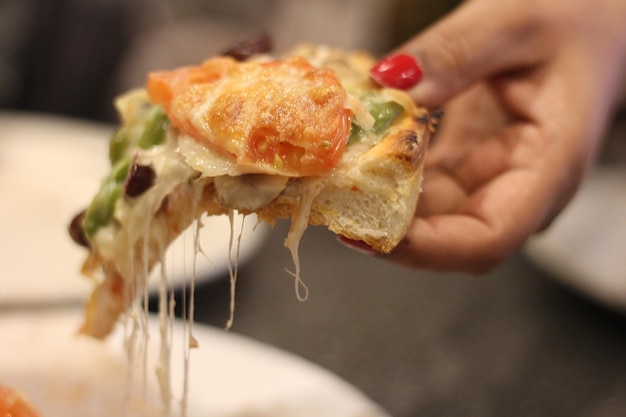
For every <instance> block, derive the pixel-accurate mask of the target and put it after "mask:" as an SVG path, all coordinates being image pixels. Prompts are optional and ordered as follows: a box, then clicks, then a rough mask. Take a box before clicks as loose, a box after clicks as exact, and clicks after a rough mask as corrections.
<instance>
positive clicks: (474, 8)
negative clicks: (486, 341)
mask: <svg viewBox="0 0 626 417" xmlns="http://www.w3.org/2000/svg"><path fill="white" fill-rule="evenodd" d="M624 22H626V2H625V1H623V0H570V1H568V2H557V1H543V0H537V1H532V0H509V1H502V0H469V1H466V2H465V3H463V4H462V5H461V6H460V7H459V8H458V9H457V10H456V11H454V12H453V13H452V14H450V15H449V16H447V17H446V18H444V19H443V20H442V21H440V22H438V23H437V24H435V25H434V26H433V27H432V28H430V29H429V30H427V31H425V32H424V33H423V34H420V35H418V36H416V37H415V38H413V39H411V40H410V41H409V42H407V43H406V44H405V45H403V46H402V47H400V48H399V49H398V50H397V51H396V52H397V53H405V54H409V55H410V56H412V57H414V58H415V59H416V61H417V63H419V64H418V67H417V68H418V70H419V69H420V68H421V71H423V78H422V79H421V81H419V82H418V83H417V85H416V86H415V87H414V88H412V89H409V90H408V91H409V94H411V95H412V97H413V98H414V99H415V101H416V102H417V103H418V104H420V105H424V106H426V107H429V108H432V109H437V108H444V109H445V115H444V118H443V121H442V125H441V128H440V131H439V132H438V134H437V136H436V138H435V140H434V142H433V144H432V146H431V149H430V150H429V155H428V159H427V161H426V166H425V167H426V171H425V180H424V185H423V188H424V192H423V194H422V196H421V200H420V203H419V207H418V211H417V213H416V217H415V218H414V221H413V223H412V225H411V227H410V229H409V231H408V233H407V235H406V238H405V239H404V241H403V242H401V243H400V244H399V246H398V247H397V248H396V249H395V250H394V252H393V253H392V254H391V255H389V256H388V259H390V260H393V261H395V262H398V263H401V264H404V265H408V266H411V267H415V268H426V269H434V270H460V271H467V272H475V273H477V272H483V271H486V270H488V269H490V268H492V267H493V266H495V265H497V264H498V263H499V262H500V261H502V260H503V259H504V258H506V257H507V256H508V255H510V254H511V253H512V252H513V251H514V250H516V249H517V248H518V247H519V246H520V245H522V244H523V242H524V241H525V239H527V238H528V237H529V236H530V235H531V234H533V233H535V232H537V231H540V230H542V229H544V228H546V227H547V226H548V225H549V224H550V222H551V221H552V220H553V219H554V218H555V217H556V216H557V214H558V213H559V212H560V211H561V210H562V209H563V208H564V207H565V205H566V204H567V203H568V202H569V201H570V199H571V198H572V196H573V195H574V194H575V192H576V190H577V188H578V186H579V184H580V181H581V179H582V178H583V176H584V174H585V172H586V170H587V169H588V167H589V165H590V164H591V162H592V161H593V158H594V155H595V154H596V151H597V148H598V145H599V144H600V139H601V137H602V134H603V130H604V128H605V127H606V124H607V121H608V119H609V117H610V114H611V109H612V107H613V105H614V101H615V99H616V95H617V91H618V90H619V84H620V82H621V80H622V78H623V76H624V73H625V63H626V31H625V30H624V28H625V26H624V25H625V23H624ZM393 56H395V55H392V56H391V57H390V58H389V59H387V60H385V65H382V66H381V65H378V66H375V67H374V68H373V71H372V77H373V78H375V79H377V80H379V82H381V83H384V84H392V85H393V83H394V80H393V79H392V78H390V76H394V75H395V76H397V75H398V73H399V72H400V73H402V67H400V68H398V67H397V65H396V67H394V65H395V64H394V59H395V58H393ZM399 61H401V62H402V60H399ZM398 65H400V66H402V65H405V66H406V62H405V63H404V64H398ZM410 70H411V71H413V72H412V73H411V74H412V75H410V76H409V79H410V78H414V81H417V79H418V78H419V75H420V74H419V71H418V73H417V76H416V74H415V68H410ZM401 78H402V77H401ZM404 78H406V77H404ZM404 81H406V80H404ZM405 87H406V85H405Z"/></svg>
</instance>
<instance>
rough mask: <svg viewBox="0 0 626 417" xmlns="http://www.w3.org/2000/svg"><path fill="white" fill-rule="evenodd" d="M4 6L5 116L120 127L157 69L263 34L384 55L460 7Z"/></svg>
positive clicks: (8, 2) (365, 3)
mask: <svg viewBox="0 0 626 417" xmlns="http://www.w3.org/2000/svg"><path fill="white" fill-rule="evenodd" d="M419 3H420V2H414V1H408V0H387V1H376V0H319V1H306V0H292V1H287V0H256V1H249V0H230V1H197V0H177V1H169V0H153V1H149V2H145V1H144V2H129V1H125V0H91V1H88V2H86V1H81V0H53V1H49V0H2V1H0V107H4V108H13V109H20V110H31V111H43V112H52V113H57V114H65V115H71V116H76V117H82V118H89V119H96V120H105V121H111V120H114V117H115V115H114V113H113V111H112V105H111V100H112V98H113V97H114V96H115V95H117V94H119V93H120V92H123V91H125V90H127V89H128V88H131V87H135V86H139V85H143V83H144V77H145V73H146V71H147V70H149V69H159V68H163V69H165V68H171V67H173V66H177V65H183V64H190V63H195V62H200V61H202V60H203V59H205V58H207V57H209V56H211V55H214V54H216V53H219V52H221V51H223V50H224V49H226V48H228V47H230V46H232V45H233V44H235V43H237V42H239V41H242V40H246V39H248V38H250V37H251V36H254V35H258V34H261V33H265V34H269V35H271V36H272V37H273V38H274V40H275V42H276V49H277V51H284V50H286V49H289V48H290V47H292V46H294V45H295V44H296V43H298V42H301V41H309V42H319V43H327V44H329V45H334V46H341V47H347V48H363V49H367V50H369V51H371V52H373V53H375V54H382V53H384V52H386V51H388V50H390V49H391V48H392V47H393V46H394V45H397V44H398V43H399V42H400V41H401V40H404V39H406V38H408V37H409V36H411V35H412V34H413V33H415V32H416V30H418V29H419V28H420V27H423V26H425V25H426V24H428V23H429V22H431V21H433V20H434V19H435V18H436V17H438V16H440V15H441V14H443V13H444V12H445V11H446V10H447V9H449V8H451V7H452V4H453V3H454V1H452V0H445V1H436V2H425V4H423V5H419Z"/></svg>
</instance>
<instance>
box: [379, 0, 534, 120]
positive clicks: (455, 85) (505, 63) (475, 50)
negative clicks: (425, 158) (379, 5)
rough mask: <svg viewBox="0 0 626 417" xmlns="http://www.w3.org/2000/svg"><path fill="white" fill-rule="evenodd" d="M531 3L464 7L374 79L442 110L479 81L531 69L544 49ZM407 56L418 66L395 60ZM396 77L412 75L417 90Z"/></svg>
mask: <svg viewBox="0 0 626 417" xmlns="http://www.w3.org/2000/svg"><path fill="white" fill-rule="evenodd" d="M526 3H528V2H522V1H508V2H503V1H500V0H488V1H468V2H465V3H464V4H463V5H462V6H461V7H460V8H459V9H457V10H456V11H454V12H453V13H452V14H450V15H449V16H448V17H446V18H444V19H443V20H441V21H440V22H439V23H437V24H436V25H434V26H433V27H432V28H430V29H428V30H426V31H425V32H424V33H422V34H421V35H419V36H418V37H416V38H413V39H412V40H410V41H409V42H408V43H406V44H405V45H403V46H402V47H401V48H399V50H398V51H396V53H395V54H392V55H391V56H390V57H388V58H387V59H386V62H385V65H384V66H383V68H382V69H381V68H380V65H377V66H375V67H374V68H373V71H372V77H373V78H374V79H376V80H378V81H379V82H381V83H382V84H385V85H389V86H396V87H399V88H404V89H407V90H409V94H410V95H411V96H412V97H413V99H414V100H415V101H416V102H417V103H419V104H421V105H424V106H426V107H429V108H437V107H440V106H442V105H443V104H444V103H445V101H446V100H448V99H449V98H450V97H452V96H454V95H456V94H457V93H459V92H460V91H463V90H464V89H466V88H467V87H468V86H470V85H471V84H473V83H474V82H476V81H479V80H484V79H489V78H491V77H493V76H495V75H498V74H501V73H504V72H508V71H512V70H516V69H519V68H523V67H526V66H529V65H532V64H533V63H534V62H535V61H537V60H538V59H539V58H540V57H541V56H542V53H541V50H542V48H543V47H542V45H541V44H540V43H539V42H537V41H534V40H535V39H537V38H538V37H537V34H536V29H537V25H538V23H537V22H538V19H537V18H535V16H534V15H533V13H532V8H531V6H528V5H526ZM494 16H497V18H494ZM476 22H480V25H477V24H476ZM406 54H408V55H409V56H411V57H413V58H414V59H415V60H416V63H415V64H413V65H411V64H409V63H407V60H406V58H404V59H398V60H396V59H395V58H396V57H397V56H402V57H406ZM383 61H385V60H383ZM383 61H381V62H383ZM396 61H397V62H396ZM398 67H401V69H400V70H399V69H398ZM403 70H406V71H403ZM394 74H395V75H398V74H400V76H402V74H404V75H405V76H406V75H407V74H411V75H409V76H408V79H409V80H411V81H412V82H413V84H411V83H407V82H406V79H405V80H404V82H403V83H401V84H402V85H404V87H401V86H399V85H395V84H394V83H393V82H391V81H390V78H392V76H393V75H394ZM381 75H382V76H381ZM405 78H407V77H405ZM407 85H408V86H407Z"/></svg>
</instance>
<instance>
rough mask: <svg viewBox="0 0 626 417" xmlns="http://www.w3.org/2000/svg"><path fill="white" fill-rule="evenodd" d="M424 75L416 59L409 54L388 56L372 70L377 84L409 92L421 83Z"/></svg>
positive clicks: (371, 72) (371, 73)
mask: <svg viewBox="0 0 626 417" xmlns="http://www.w3.org/2000/svg"><path fill="white" fill-rule="evenodd" d="M423 75H424V73H423V72H422V68H421V67H420V66H419V64H418V63H417V61H416V60H415V58H413V57H412V56H411V55H408V54H397V55H391V56H388V57H387V58H384V59H382V60H380V61H378V63H377V64H376V65H374V66H373V67H372V69H371V70H370V76H371V77H372V78H373V79H374V81H376V82H377V83H379V84H381V85H384V86H387V87H393V88H399V89H401V90H408V89H409V88H411V87H413V86H414V85H415V84H417V83H419V82H420V80H421V79H422V76H423Z"/></svg>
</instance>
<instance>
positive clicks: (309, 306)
mask: <svg viewBox="0 0 626 417" xmlns="http://www.w3.org/2000/svg"><path fill="white" fill-rule="evenodd" d="M287 229H288V224H287V223H279V224H278V225H277V226H276V227H275V228H274V229H273V230H272V231H271V233H270V237H269V240H268V241H267V242H266V244H264V245H263V248H262V249H261V250H260V252H258V253H257V254H256V255H255V256H254V257H253V258H252V259H251V260H250V261H249V262H248V263H246V264H245V265H243V266H242V267H241V269H240V271H239V280H238V284H237V306H236V312H235V322H234V326H233V328H232V331H233V332H237V333H241V334H244V335H246V336H249V337H251V338H253V339H256V340H260V341H262V342H265V343H267V344H270V345H273V346H277V347H279V348H282V349H284V350H286V351H289V352H293V353H295V354H297V355H299V356H301V357H303V358H305V359H308V360H310V361H312V362H313V363H316V364H318V365H320V366H322V367H324V368H326V369H329V370H331V371H332V372H334V373H336V374H337V375H338V376H339V377H341V378H343V379H344V380H346V381H348V382H349V383H351V384H353V385H354V386H356V387H357V388H359V389H360V390H362V391H363V392H364V393H365V394H366V395H368V396H369V397H370V398H371V399H373V400H374V401H375V402H377V403H379V404H380V405H381V406H382V407H383V408H384V409H386V410H387V411H388V412H389V413H390V414H391V415H393V416H397V417H415V416H464V417H468V416H481V417H487V416H509V417H514V416H534V417H539V416H546V417H548V416H550V417H559V416H563V417H565V416H567V417H572V416H585V417H596V416H597V417H604V416H623V415H626V320H625V318H624V316H622V315H620V314H617V313H614V312H611V311H608V310H606V309H604V308H602V307H601V306H598V305H596V304H594V303H592V302H590V301H588V300H587V299H586V298H584V297H582V296H579V295H578V294H576V293H574V292H572V291H570V290H568V289H567V288H564V287H562V286H561V285H559V284H557V283H556V281H554V280H552V279H551V278H550V277H549V276H548V275H547V274H546V273H544V272H543V271H542V270H540V269H538V268H537V267H535V266H534V265H533V264H532V263H531V262H529V261H528V260H527V259H526V258H525V257H524V256H523V255H521V254H516V255H514V256H512V257H511V258H510V259H508V260H507V261H506V262H504V263H503V264H502V265H501V266H500V267H498V268H497V269H495V270H494V271H492V272H491V273H489V274H487V275H484V276H480V277H477V276H468V275H463V274H437V273H428V272H419V271H414V270H409V269H404V268H401V267H398V266H395V265H391V264H388V263H386V262H383V261H381V260H379V259H376V258H372V257H368V256H366V255H362V254H359V253H355V252H353V251H351V250H349V249H347V248H344V247H343V246H341V245H340V244H339V243H337V241H336V239H335V237H334V235H332V234H331V233H330V232H328V231H326V230H325V229H323V228H309V230H308V231H307V233H306V234H305V236H304V239H303V241H302V243H301V251H300V253H301V260H302V271H303V274H302V275H303V279H304V281H305V282H306V284H307V285H308V287H309V289H310V295H309V298H308V300H307V301H304V302H301V301H298V300H297V297H296V295H295V292H294V286H293V278H292V277H291V276H290V275H288V274H287V273H286V272H285V270H284V268H286V267H287V268H292V261H291V258H290V255H289V252H288V251H287V249H285V248H284V247H283V245H282V242H283V239H284V237H285V234H286V232H287ZM228 294H229V283H228V280H227V279H223V280H215V281H212V282H209V283H207V284H204V285H200V287H199V288H198V289H197V292H196V319H197V320H198V321H199V322H203V323H209V324H212V325H216V326H223V325H224V324H225V322H226V320H227V318H228V301H229V295H228Z"/></svg>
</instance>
